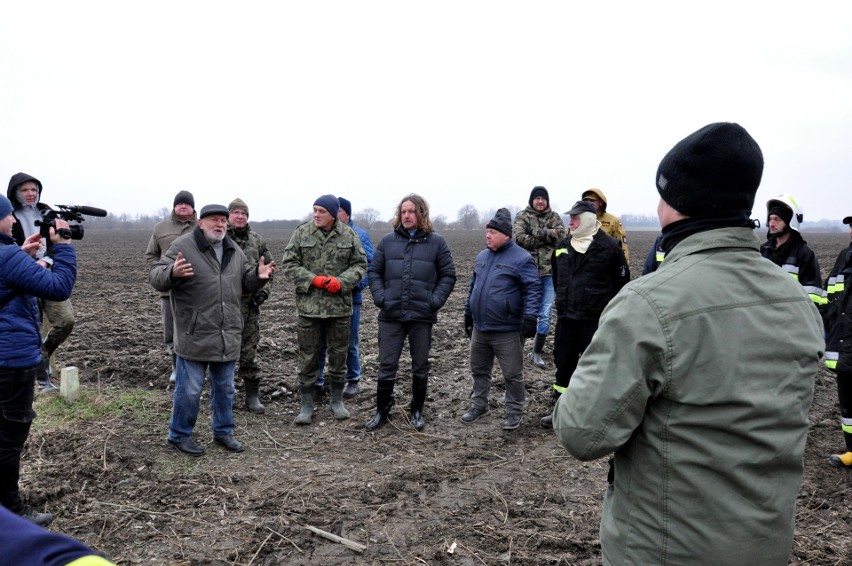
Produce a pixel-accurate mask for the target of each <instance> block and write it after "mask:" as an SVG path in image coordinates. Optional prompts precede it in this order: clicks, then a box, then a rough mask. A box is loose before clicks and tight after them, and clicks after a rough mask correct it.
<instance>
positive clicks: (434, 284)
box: [367, 228, 456, 324]
mask: <svg viewBox="0 0 852 566" xmlns="http://www.w3.org/2000/svg"><path fill="white" fill-rule="evenodd" d="M367 274H368V275H367V276H368V277H369V279H370V292H371V293H372V295H373V302H374V303H375V304H376V306H377V307H378V308H379V309H380V311H379V320H387V321H398V322H408V321H412V322H430V323H432V324H434V323H436V322H438V310H439V309H440V308H441V307H443V306H444V303H446V302H447V299H448V298H449V297H450V293H452V292H453V288H454V287H455V286H456V266H455V263H453V255H452V254H451V253H450V247H449V246H448V245H447V241H446V240H444V238H443V237H442V236H441V235H439V234H436V233H434V232H429V233H428V234H427V233H424V232H423V231H420V230H418V231H417V232H416V233H415V234H414V235H413V236H412V235H410V234H409V233H408V231H406V230H405V229H404V228H398V229H397V230H395V231H394V232H392V233H390V234H388V235H386V236H385V237H383V238H382V239H381V241H380V242H379V246H378V247H377V248H376V253H375V255H374V256H373V261H372V262H371V263H370V266H369V268H368V269H367Z"/></svg>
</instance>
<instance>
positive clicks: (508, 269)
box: [464, 240, 542, 332]
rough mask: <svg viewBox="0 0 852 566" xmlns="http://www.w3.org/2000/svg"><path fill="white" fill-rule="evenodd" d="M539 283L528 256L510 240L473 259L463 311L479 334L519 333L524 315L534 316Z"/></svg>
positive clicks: (536, 311) (530, 258)
mask: <svg viewBox="0 0 852 566" xmlns="http://www.w3.org/2000/svg"><path fill="white" fill-rule="evenodd" d="M541 296H542V290H541V280H540V279H539V276H538V267H536V264H535V261H534V260H533V258H532V256H531V255H530V254H529V252H527V251H526V250H525V249H523V248H522V247H520V246H518V245H517V244H515V242H513V241H512V240H507V241H506V243H505V244H503V245H502V246H500V247H499V248H497V250H495V251H491V250H490V249H488V248H486V249H484V250H482V251H481V252H479V255H478V256H476V262H475V263H474V266H473V277H471V279H470V289H469V290H468V294H467V301H466V302H465V305H464V312H465V314H467V315H473V325H474V326H475V327H476V329H477V330H480V331H486V332H487V331H497V332H512V331H515V332H519V331H520V330H521V325H522V323H523V321H524V317H525V316H532V317H538V311H539V309H540V307H541Z"/></svg>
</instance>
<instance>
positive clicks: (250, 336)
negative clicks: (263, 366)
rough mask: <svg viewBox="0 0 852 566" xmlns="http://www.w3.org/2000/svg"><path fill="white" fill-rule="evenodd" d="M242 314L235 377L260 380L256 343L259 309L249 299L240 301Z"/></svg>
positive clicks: (258, 339)
mask: <svg viewBox="0 0 852 566" xmlns="http://www.w3.org/2000/svg"><path fill="white" fill-rule="evenodd" d="M240 312H241V313H242V315H243V334H242V339H241V341H240V361H239V369H238V370H237V377H239V378H241V379H243V380H245V381H260V366H259V365H257V345H258V344H259V343H260V310H259V309H258V308H257V307H253V306H252V305H251V304H249V299H247V298H246V299H243V300H242V302H241V303H240Z"/></svg>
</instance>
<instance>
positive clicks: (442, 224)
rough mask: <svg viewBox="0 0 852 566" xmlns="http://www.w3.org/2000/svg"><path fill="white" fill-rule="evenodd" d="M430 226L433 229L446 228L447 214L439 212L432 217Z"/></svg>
mask: <svg viewBox="0 0 852 566" xmlns="http://www.w3.org/2000/svg"><path fill="white" fill-rule="evenodd" d="M432 228H434V229H435V230H439V231H440V230H446V229H447V215H446V214H439V215H438V216H436V217H435V218H433V219H432Z"/></svg>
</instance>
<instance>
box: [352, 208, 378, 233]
mask: <svg viewBox="0 0 852 566" xmlns="http://www.w3.org/2000/svg"><path fill="white" fill-rule="evenodd" d="M352 221H353V222H355V224H357V225H358V226H361V227H362V228H364V229H366V230H372V229H373V227H374V226H375V224H376V222H378V221H379V211H378V210H376V209H375V208H365V209H364V210H361V211H359V212H356V213H355V214H354V215H353V216H352Z"/></svg>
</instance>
